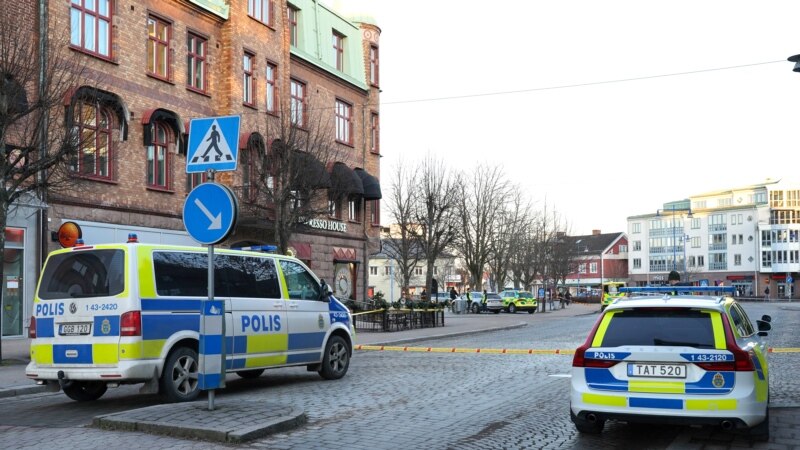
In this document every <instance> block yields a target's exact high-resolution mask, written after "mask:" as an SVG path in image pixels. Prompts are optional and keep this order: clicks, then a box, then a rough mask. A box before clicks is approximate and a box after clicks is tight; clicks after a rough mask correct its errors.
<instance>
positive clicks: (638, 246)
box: [633, 241, 642, 252]
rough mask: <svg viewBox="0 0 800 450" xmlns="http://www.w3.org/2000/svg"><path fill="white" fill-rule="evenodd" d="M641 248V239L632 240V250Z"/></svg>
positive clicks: (636, 250)
mask: <svg viewBox="0 0 800 450" xmlns="http://www.w3.org/2000/svg"><path fill="white" fill-rule="evenodd" d="M641 250H642V241H633V251H635V252H638V251H641Z"/></svg>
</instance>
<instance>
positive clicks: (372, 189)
mask: <svg viewBox="0 0 800 450" xmlns="http://www.w3.org/2000/svg"><path fill="white" fill-rule="evenodd" d="M353 172H355V173H356V175H358V177H359V178H361V184H362V185H363V186H364V200H380V199H381V198H382V196H381V182H380V181H378V179H377V178H375V177H374V176H372V175H370V174H368V173H367V171H366V170H364V169H361V168H358V167H357V168H356V169H355V170H353Z"/></svg>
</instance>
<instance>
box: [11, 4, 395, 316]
mask: <svg viewBox="0 0 800 450" xmlns="http://www.w3.org/2000/svg"><path fill="white" fill-rule="evenodd" d="M34 3H35V2H16V3H15V5H18V6H16V7H19V8H22V6H19V5H28V4H31V5H34V6H32V7H31V11H30V12H29V13H30V14H36V12H35V4H34ZM110 3H111V17H112V19H111V23H112V25H113V27H112V32H111V33H112V46H111V55H110V56H109V57H108V58H101V57H98V56H97V55H91V54H88V53H87V52H85V51H82V50H81V49H80V48H78V47H75V46H70V49H71V50H70V53H71V54H72V56H73V57H74V58H79V59H81V60H82V62H83V63H85V64H86V65H87V68H88V71H87V73H88V79H87V80H86V83H85V86H89V87H96V88H99V89H101V90H102V91H105V92H107V93H110V94H113V95H115V96H117V97H118V98H119V99H120V100H121V102H123V103H124V105H125V107H126V109H127V111H129V113H130V115H129V120H128V133H127V139H125V140H123V134H122V133H121V132H120V129H121V128H120V123H116V122H119V119H118V118H117V119H115V123H114V124H113V126H112V130H114V131H113V133H112V144H111V145H112V146H111V152H112V158H111V161H112V169H111V172H112V174H113V175H112V177H111V179H109V180H92V181H90V182H86V183H82V184H81V187H80V189H79V190H78V191H73V192H67V191H60V192H51V193H50V196H49V204H50V210H49V217H50V219H51V222H50V224H49V228H50V231H56V230H57V229H58V227H59V226H60V225H61V223H62V222H64V221H67V220H75V221H90V222H97V223H102V224H110V225H115V226H119V227H120V228H124V227H150V228H155V229H161V230H176V231H183V229H184V228H183V223H182V208H183V204H184V201H185V198H186V195H187V194H188V191H189V186H188V183H187V174H186V173H185V168H186V156H185V154H184V153H183V152H182V151H181V145H180V142H181V141H183V140H185V139H187V136H186V135H185V134H182V132H181V129H183V131H185V132H187V133H188V129H186V125H188V122H189V121H190V120H191V119H193V118H201V117H209V116H224V115H240V116H241V135H248V134H249V133H254V132H258V133H261V134H262V135H263V138H264V140H265V141H266V142H267V143H269V142H270V141H271V140H272V139H273V138H274V137H275V136H269V135H266V134H267V131H265V130H268V129H269V128H268V127H266V126H265V124H266V123H267V122H266V121H269V120H272V121H276V120H278V118H277V117H274V116H272V115H268V114H266V98H265V86H266V79H265V77H266V75H265V69H266V65H267V62H268V61H269V62H270V63H271V64H274V65H275V66H277V80H276V88H277V98H278V101H279V102H280V104H282V105H284V104H288V98H289V83H290V81H289V80H290V78H291V77H295V78H298V79H301V80H303V81H304V82H305V83H306V86H307V89H308V90H309V91H310V92H313V95H314V99H315V101H316V102H319V104H324V105H326V106H327V107H328V108H327V109H325V110H324V111H326V112H325V114H328V115H329V117H328V118H326V119H325V120H330V121H331V122H333V120H334V108H333V105H334V104H335V101H336V99H340V100H343V101H346V102H348V103H349V104H351V105H352V117H353V123H352V124H353V126H352V134H353V142H352V145H344V144H337V145H338V146H339V147H341V148H340V155H341V157H340V160H341V161H342V162H344V163H346V164H347V166H349V167H350V168H363V169H365V170H366V171H367V172H368V173H369V174H372V175H374V176H375V177H379V176H380V165H379V164H380V159H379V155H377V154H375V153H372V152H370V145H371V142H370V120H371V114H377V112H378V111H379V97H378V96H379V91H378V89H377V87H372V86H370V85H369V82H367V84H366V86H367V87H366V88H364V87H360V86H359V85H356V84H353V83H351V82H348V81H347V80H346V78H345V77H339V76H336V75H335V74H333V73H331V72H330V71H326V70H323V69H321V68H320V67H318V66H317V65H315V64H312V63H310V62H308V61H306V60H304V59H303V58H300V57H298V56H295V55H293V54H292V52H291V49H290V45H289V34H288V29H287V3H286V2H285V1H280V0H276V1H274V16H273V17H274V20H273V24H272V25H271V26H270V25H267V24H264V23H262V22H260V21H258V20H256V19H254V18H252V17H250V16H248V14H247V0H229V1H226V3H227V4H228V5H229V8H230V9H229V14H228V18H227V19H224V18H222V17H220V16H219V15H216V14H213V13H211V12H209V11H207V10H205V9H203V8H202V7H201V6H198V5H197V4H195V3H194V2H192V1H190V0H127V1H113V0H112V1H111V2H110ZM70 9H71V2H70V0H50V1H49V17H50V24H49V29H50V33H51V35H59V36H60V35H63V34H64V33H66V36H67V38H68V37H69V33H70ZM26 14H28V13H26ZM149 17H153V18H157V19H158V20H160V21H162V22H164V23H167V24H169V27H170V34H169V51H168V54H169V60H170V70H169V75H168V77H167V79H166V80H165V79H161V78H159V77H156V76H153V75H151V74H148V73H147V61H148V53H147V42H148V18H149ZM357 25H360V27H361V31H362V37H363V40H364V42H363V45H362V47H363V51H364V58H363V60H364V70H365V73H366V72H368V71H369V48H370V45H376V46H377V45H378V43H379V42H378V39H379V36H380V30H379V29H378V28H377V27H375V26H374V25H370V24H357ZM188 33H192V34H193V35H196V36H199V37H201V38H203V39H206V43H207V47H206V48H207V51H206V64H207V68H208V69H207V81H206V90H205V92H198V91H197V90H193V89H191V88H189V87H187V73H188V68H187V36H188ZM32 35H35V33H32ZM67 40H68V39H67ZM245 52H247V53H249V54H250V55H252V56H253V62H254V67H253V73H254V86H255V87H254V99H255V101H254V106H252V107H251V106H248V105H244V104H243V94H242V91H243V72H244V71H243V62H242V58H243V55H244V53H245ZM366 80H369V73H366ZM76 88H77V86H76ZM73 100H74V99H71V98H70V97H69V94H68V95H67V98H66V99H65V104H66V105H69V104H70V103H71V102H73ZM157 109H160V110H162V111H163V112H165V113H166V114H168V115H169V116H170V117H172V118H174V119H175V120H174V121H173V122H170V123H169V125H170V126H169V127H168V128H169V131H170V133H169V134H170V138H169V141H170V144H169V146H168V176H167V178H168V183H167V186H166V188H165V189H161V188H154V187H151V186H148V183H147V171H146V167H147V147H146V145H145V129H146V127H148V126H149V125H148V121H149V119H151V118H152V117H154V116H153V114H157V113H154V111H155V110H157ZM331 129H333V127H331ZM330 139H331V141H332V142H333V141H334V140H335V136H334V135H331V136H330ZM240 147H241V145H240ZM240 163H241V156H240ZM242 170H243V168H242V166H241V164H240V167H239V169H238V170H237V171H236V172H224V173H220V174H218V176H217V182H222V183H224V184H227V185H229V186H231V187H232V188H234V189H236V188H237V187H239V186H241V185H242ZM240 201H241V199H240ZM376 206H377V202H374V201H366V202H363V204H362V217H363V220H362V221H361V223H355V222H351V223H348V224H347V231H346V232H344V233H341V232H332V231H319V232H317V231H316V230H314V231H311V232H306V233H303V234H298V233H296V234H295V235H294V236H293V238H292V240H293V244H295V245H294V247H295V248H296V249H297V250H299V253H302V254H300V255H299V256H300V257H301V258H302V259H304V260H305V261H306V262H307V263H308V264H309V265H310V266H311V268H312V269H313V270H314V271H315V272H316V273H317V275H319V276H320V277H322V278H325V279H326V280H331V279H333V278H334V272H335V271H337V269H340V268H341V264H346V265H347V266H348V267H349V269H350V272H351V274H352V277H353V281H355V282H356V283H354V285H355V289H353V290H354V294H353V298H356V299H358V300H363V298H364V295H365V284H364V283H363V281H364V280H365V279H366V278H367V273H366V270H367V256H368V255H369V254H370V253H372V252H373V251H375V250H376V247H377V242H378V231H379V227H378V226H377V225H375V226H373V225H372V224H371V223H370V222H371V221H370V214H371V208H373V207H376ZM323 219H326V220H327V219H328V218H327V217H323ZM345 221H346V216H345ZM248 224H249V225H247V226H242V225H240V226H239V227H238V228H237V230H236V232H235V234H234V235H233V236H232V237H231V238H229V239H228V241H226V242H225V243H223V246H225V245H232V244H236V243H245V242H246V243H249V244H254V243H265V244H268V243H273V242H272V232H271V231H270V228H271V225H270V223H269V221H268V220H267V219H265V218H260V219H258V220H255V222H253V221H250V222H248ZM56 245H57V244H55V243H53V242H51V243H50V249H54V248H55V246H56ZM334 247H336V248H348V249H351V250H352V252H350V253H347V254H349V255H355V258H353V259H352V260H351V261H341V260H337V261H334V259H335V256H334V252H333V248H334ZM337 264H338V265H337Z"/></svg>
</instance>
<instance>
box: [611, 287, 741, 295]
mask: <svg viewBox="0 0 800 450" xmlns="http://www.w3.org/2000/svg"><path fill="white" fill-rule="evenodd" d="M619 291H620V292H627V293H634V292H652V293H671V292H679V293H680V292H706V293H711V292H727V293H730V294H733V293H734V292H736V287H735V286H638V287H623V288H619Z"/></svg>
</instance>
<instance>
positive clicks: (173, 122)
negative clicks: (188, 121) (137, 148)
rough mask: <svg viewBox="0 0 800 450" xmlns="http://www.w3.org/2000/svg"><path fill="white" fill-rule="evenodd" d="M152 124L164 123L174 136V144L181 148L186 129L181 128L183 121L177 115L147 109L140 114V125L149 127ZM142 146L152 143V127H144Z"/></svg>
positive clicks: (166, 111)
mask: <svg viewBox="0 0 800 450" xmlns="http://www.w3.org/2000/svg"><path fill="white" fill-rule="evenodd" d="M154 122H164V123H165V124H167V125H168V126H169V127H170V128H171V129H172V132H173V133H174V135H175V142H176V143H177V144H178V148H181V145H180V143H181V142H182V141H183V135H184V134H185V133H186V129H185V128H184V127H183V121H182V120H181V118H180V116H178V114H177V113H174V112H172V111H170V110H168V109H163V108H156V109H148V110H147V111H145V112H144V114H142V125H150V124H152V123H154ZM143 134H144V145H145V146H148V145H150V144H151V143H152V142H153V127H148V126H146V127H144V133H143Z"/></svg>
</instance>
